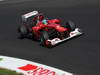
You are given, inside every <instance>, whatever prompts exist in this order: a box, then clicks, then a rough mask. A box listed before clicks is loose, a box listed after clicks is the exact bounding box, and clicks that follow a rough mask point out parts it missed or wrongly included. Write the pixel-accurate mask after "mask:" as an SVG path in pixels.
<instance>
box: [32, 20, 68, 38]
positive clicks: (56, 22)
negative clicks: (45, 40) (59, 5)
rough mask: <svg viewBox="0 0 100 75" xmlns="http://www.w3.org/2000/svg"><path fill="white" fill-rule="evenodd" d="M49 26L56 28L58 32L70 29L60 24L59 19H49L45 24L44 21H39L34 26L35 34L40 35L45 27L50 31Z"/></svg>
mask: <svg viewBox="0 0 100 75" xmlns="http://www.w3.org/2000/svg"><path fill="white" fill-rule="evenodd" d="M48 28H49V29H50V28H51V29H56V30H57V31H58V32H64V31H67V30H68V29H67V28H64V27H62V26H61V25H60V20H58V19H52V20H48V21H47V24H43V23H42V21H39V22H38V23H37V24H36V26H34V27H32V30H33V33H34V34H35V36H37V37H38V36H39V35H40V34H41V33H40V31H41V30H43V29H44V30H45V31H48Z"/></svg>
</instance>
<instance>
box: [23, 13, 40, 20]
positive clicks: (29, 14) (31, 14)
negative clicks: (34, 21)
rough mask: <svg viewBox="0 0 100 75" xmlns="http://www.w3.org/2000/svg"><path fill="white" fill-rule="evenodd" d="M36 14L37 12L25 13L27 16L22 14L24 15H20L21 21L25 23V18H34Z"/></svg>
mask: <svg viewBox="0 0 100 75" xmlns="http://www.w3.org/2000/svg"><path fill="white" fill-rule="evenodd" d="M38 13H39V12H38V11H32V12H29V13H27V14H24V15H22V20H23V21H26V20H27V18H29V17H32V16H35V15H37V14H38Z"/></svg>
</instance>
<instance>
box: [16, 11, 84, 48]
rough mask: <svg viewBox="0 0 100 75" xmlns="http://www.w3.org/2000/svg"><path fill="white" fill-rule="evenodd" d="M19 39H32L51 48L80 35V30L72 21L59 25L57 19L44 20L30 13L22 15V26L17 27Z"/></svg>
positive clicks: (42, 17)
mask: <svg viewBox="0 0 100 75" xmlns="http://www.w3.org/2000/svg"><path fill="white" fill-rule="evenodd" d="M18 33H19V34H20V38H26V37H32V39H34V40H37V41H40V44H41V45H42V46H46V47H52V46H55V45H56V44H58V43H60V42H63V41H65V40H68V39H70V38H73V37H75V36H78V35H81V34H82V31H81V29H79V28H77V27H76V25H75V24H74V23H73V22H72V21H68V22H66V24H65V25H61V21H60V20H59V19H48V18H45V17H44V15H43V14H42V13H39V12H38V11H32V12H29V13H27V14H24V15H22V25H20V26H19V27H18Z"/></svg>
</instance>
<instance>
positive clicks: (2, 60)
mask: <svg viewBox="0 0 100 75" xmlns="http://www.w3.org/2000/svg"><path fill="white" fill-rule="evenodd" d="M0 68H5V69H9V70H14V71H16V72H18V73H22V74H24V75H73V74H71V73H68V72H65V71H62V70H59V69H56V68H53V67H50V66H46V65H42V64H39V63H36V62H32V61H27V60H23V59H18V58H12V57H6V56H0Z"/></svg>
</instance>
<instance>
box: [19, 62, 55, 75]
mask: <svg viewBox="0 0 100 75" xmlns="http://www.w3.org/2000/svg"><path fill="white" fill-rule="evenodd" d="M18 69H20V70H23V71H26V72H27V73H28V74H30V75H56V72H54V71H51V70H49V69H44V68H43V67H39V66H36V65H31V64H27V65H25V66H22V67H19V68H18Z"/></svg>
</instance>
